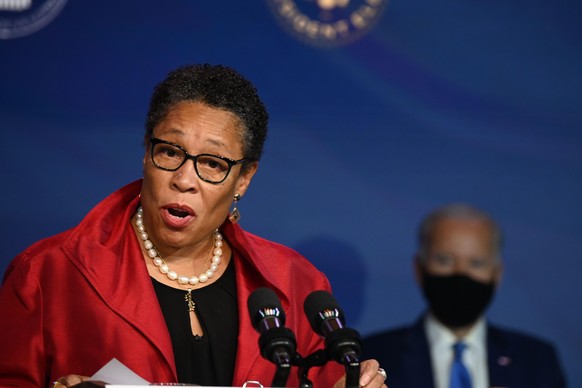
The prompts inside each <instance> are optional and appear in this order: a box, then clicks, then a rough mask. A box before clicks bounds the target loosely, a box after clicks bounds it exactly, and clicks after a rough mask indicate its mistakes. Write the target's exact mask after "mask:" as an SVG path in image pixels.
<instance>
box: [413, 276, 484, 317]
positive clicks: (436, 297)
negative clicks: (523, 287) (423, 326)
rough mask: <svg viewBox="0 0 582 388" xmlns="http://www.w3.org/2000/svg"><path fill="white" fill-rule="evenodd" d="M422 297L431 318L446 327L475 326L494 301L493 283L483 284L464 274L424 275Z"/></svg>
mask: <svg viewBox="0 0 582 388" xmlns="http://www.w3.org/2000/svg"><path fill="white" fill-rule="evenodd" d="M423 280H424V283H423V284H424V286H423V291H424V296H425V297H426V299H427V300H428V304H429V305H430V310H431V312H432V313H433V314H434V316H435V317H436V318H437V319H438V320H439V321H441V322H442V323H443V324H444V325H445V326H448V327H452V328H455V327H463V326H468V325H470V324H472V323H474V322H475V321H476V320H477V318H479V316H480V315H481V314H482V313H483V312H484V311H485V309H486V308H487V306H488V305H489V302H491V299H492V298H493V293H494V290H495V283H493V282H491V283H482V282H478V281H476V280H473V279H472V278H470V277H468V276H465V275H452V276H435V275H429V274H428V273H426V272H424V273H423Z"/></svg>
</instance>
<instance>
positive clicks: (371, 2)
mask: <svg viewBox="0 0 582 388" xmlns="http://www.w3.org/2000/svg"><path fill="white" fill-rule="evenodd" d="M267 3H268V4H269V7H270V8H271V11H272V12H273V13H274V14H275V16H276V17H277V20H278V21H279V22H280V24H282V26H283V27H284V28H285V30H287V31H288V32H290V33H291V34H292V35H293V36H295V37H297V38H299V39H300V40H302V41H304V42H306V43H309V44H312V45H316V46H341V45H346V44H348V43H352V42H353V41H355V40H356V39H359V38H360V37H362V36H363V35H365V34H366V33H367V32H369V31H370V29H371V28H372V27H373V26H374V25H375V24H376V22H377V21H378V20H379V19H380V17H381V16H382V14H383V12H384V10H385V8H386V6H387V4H388V0H267Z"/></svg>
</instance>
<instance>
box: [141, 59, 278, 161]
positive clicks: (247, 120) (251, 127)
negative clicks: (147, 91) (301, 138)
mask: <svg viewBox="0 0 582 388" xmlns="http://www.w3.org/2000/svg"><path fill="white" fill-rule="evenodd" d="M181 102H201V103H204V104H206V105H208V106H210V107H212V108H217V109H223V110H226V111H228V112H231V113H233V114H234V115H235V116H236V117H238V119H239V120H240V122H241V124H242V125H243V138H242V141H243V153H244V156H243V157H244V159H245V160H246V161H247V162H255V161H259V159H260V158H261V155H262V153H263V145H264V143H265V140H266V138H267V126H268V121H269V115H268V113H267V109H266V107H265V105H264V104H263V102H262V101H261V98H260V97H259V95H258V93H257V89H256V88H255V86H254V85H253V84H252V83H251V82H250V81H248V80H247V79H246V78H244V77H243V76H242V75H241V74H239V73H238V72H237V71H235V70H234V69H232V68H230V67H227V66H223V65H210V64H194V65H186V66H182V67H179V68H177V69H175V70H173V71H171V72H170V73H169V74H168V75H167V77H166V78H165V79H164V80H163V81H162V82H160V83H159V84H158V85H156V87H155V88H154V92H153V94H152V98H151V101H150V106H149V110H148V115H147V119H146V124H145V129H146V139H149V138H150V137H151V136H152V134H153V131H154V128H155V127H156V126H157V125H158V124H159V123H160V122H161V121H163V120H164V118H165V117H166V116H167V114H168V113H169V111H170V110H171V109H172V108H173V107H174V106H175V105H176V104H179V103H181Z"/></svg>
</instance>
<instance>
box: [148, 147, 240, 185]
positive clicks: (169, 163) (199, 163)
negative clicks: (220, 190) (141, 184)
mask: <svg viewBox="0 0 582 388" xmlns="http://www.w3.org/2000/svg"><path fill="white" fill-rule="evenodd" d="M150 142H151V156H152V162H153V163H154V166H156V167H157V168H159V169H162V170H166V171H176V170H177V169H179V168H180V167H182V166H183V165H184V163H186V161H187V160H188V159H192V161H193V162H194V170H196V174H197V175H198V177H199V178H200V179H202V180H203V181H205V182H208V183H213V184H217V183H221V182H224V180H225V179H226V177H227V176H228V174H229V173H230V170H231V168H232V167H233V166H235V165H237V164H239V163H243V162H244V161H245V160H244V159H239V160H233V159H229V158H225V157H224V156H218V155H211V154H199V155H190V154H189V153H188V152H186V150H185V149H184V148H182V147H181V146H179V145H178V144H174V143H170V142H168V141H165V140H162V139H158V138H155V137H152V138H151V139H150Z"/></svg>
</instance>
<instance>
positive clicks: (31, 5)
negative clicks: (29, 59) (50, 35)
mask: <svg viewBox="0 0 582 388" xmlns="http://www.w3.org/2000/svg"><path fill="white" fill-rule="evenodd" d="M66 3H67V0H44V1H36V0H35V1H33V0H0V39H12V38H20V37H23V36H26V35H30V34H32V33H34V32H37V31H38V30H40V29H42V28H43V27H45V26H46V25H47V24H49V23H50V22H52V21H53V20H54V18H56V17H57V15H58V14H59V13H60V12H61V10H62V9H63V7H64V6H65V4H66Z"/></svg>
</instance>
